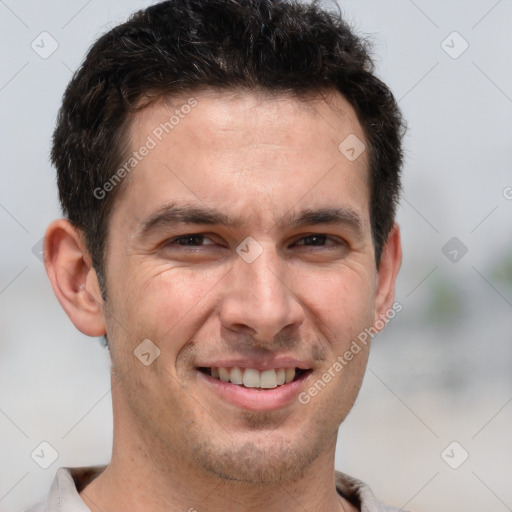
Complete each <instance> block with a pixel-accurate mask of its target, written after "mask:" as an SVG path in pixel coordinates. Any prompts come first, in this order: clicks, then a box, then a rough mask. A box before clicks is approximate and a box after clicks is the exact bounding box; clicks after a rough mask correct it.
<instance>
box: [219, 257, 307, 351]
mask: <svg viewBox="0 0 512 512" xmlns="http://www.w3.org/2000/svg"><path fill="white" fill-rule="evenodd" d="M290 278H291V276H290V272H289V271H287V269H286V262H284V261H282V260H281V258H280V257H279V256H278V255H277V254H276V251H275V250H274V249H273V248H271V247H266V248H264V250H263V252H262V253H261V255H260V256H259V257H258V258H257V259H256V260H254V261H253V262H252V263H247V262H246V261H244V260H243V259H242V258H239V257H237V259H236V260H235V264H234V268H233V269H232V271H231V272H230V275H229V277H228V280H227V282H228V284H227V287H226V289H225V290H224V292H225V293H224V294H223V300H222V304H221V307H220V320H221V323H222V326H223V327H224V328H226V329H228V330H229V331H234V332H237V333H241V334H245V335H249V336H251V337H253V338H254V339H256V340H258V341H260V342H263V343H266V344H269V343H271V342H272V340H274V339H275V338H276V337H277V336H278V335H279V334H283V333H284V332H285V330H292V329H293V328H297V327H298V326H299V325H300V324H302V322H303V320H304V311H303V307H302V305H301V303H300V301H299V300H298V298H297V296H296V295H295V293H294V291H293V283H292V282H291V279H290Z"/></svg>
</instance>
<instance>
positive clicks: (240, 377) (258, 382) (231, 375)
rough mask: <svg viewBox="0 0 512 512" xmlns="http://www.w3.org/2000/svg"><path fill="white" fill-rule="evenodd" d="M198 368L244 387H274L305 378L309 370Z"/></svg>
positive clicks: (216, 377)
mask: <svg viewBox="0 0 512 512" xmlns="http://www.w3.org/2000/svg"><path fill="white" fill-rule="evenodd" d="M198 370H199V371H200V372H202V373H204V374H206V375H209V376H210V377H212V378H214V379H217V380H220V381H222V382H229V383H231V384H235V385H237V386H240V387H244V388H253V389H274V388H278V387H280V386H284V385H285V384H289V383H291V382H294V381H296V380H299V379H302V378H305V376H306V374H309V373H310V372H311V370H303V369H301V368H275V369H271V370H265V371H259V370H256V369H254V368H237V367H235V368H217V367H211V368H206V367H200V368H198Z"/></svg>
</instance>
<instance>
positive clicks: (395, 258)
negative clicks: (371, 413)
mask: <svg viewBox="0 0 512 512" xmlns="http://www.w3.org/2000/svg"><path fill="white" fill-rule="evenodd" d="M402 128H403V125H402V121H401V116H400V112H399V111H398V108H397V105H396V103H395V101H394V99H393V96H392V94H391V93H390V91H389V90H388V88H387V87H386V86H385V85H384V84H383V83H382V82H380V81H379V80H378V79H377V78H376V77H375V76H374V75H373V74H372V63H371V60H370V57H369V56H368V53H367V51H366V49H365V46H364V45H363V43H362V42H361V40H360V39H358V38H357V37H356V36H355V35H354V34H353V33H352V32H351V31H350V29H349V28H348V26H347V25H346V24H345V23H344V22H343V21H342V20H341V19H339V17H337V16H335V15H333V14H329V13H326V12H324V11H322V10H321V9H319V8H318V7H317V6H314V5H305V4H298V3H292V2H290V3H289V2H284V1H280V0H236V1H235V0H193V1H187V2H182V1H178V0H174V1H170V2H164V3H161V4H158V5H155V6H152V7H149V8H147V9H146V10H143V11H140V12H138V13H136V14H135V15H134V16H132V18H131V19H130V20H129V21H128V22H126V23H124V24H123V25H120V26H118V27H115V28H114V29H112V30H111V31H110V32H108V33H107V34H105V35H104V36H102V37H101V38H100V39H99V40H98V41H97V42H96V43H95V45H94V46H93V47H92V48H91V50H90V51H89V53H88V55H87V57H86V59H85V61H84V63H83V65H82V67H81V68H80V70H79V71H78V72H77V74H76V75H75V76H74V77H73V79H72V81H71V82H70V84H69V86H68V88H67V90H66V93H65V95H64V99H63V105H62V108H61V111H60V114H59V118H58V121H57V127H56V130H55V134H54V141H53V149H52V160H53V163H54V164H55V166H56V168H57V172H58V185H59V192H60V199H61V203H62V207H63V211H64V214H65V217H66V219H60V220H56V221H54V222H53V223H52V224H51V225H50V226H49V228H48V230H47V233H46V239H45V264H46V269H47V272H48V275H49V278H50V281H51V283H52V286H53V289H54V291H55V294H56V296H57V298H58V300H59V301H60V303H61V305H62V307H63V308H64V309H65V311H66V313H67V314H68V316H69V317H70V319H71V321H72V322H73V323H74V325H75V326H76V327H77V328H78V329H79V330H80V331H82V332H83V333H85V334H87V335H89V336H105V341H106V343H107V346H108V348H109V351H110V357H111V362H112V399H113V411H114V444H113V453H112V459H111V462H110V464H109V465H108V466H106V467H97V468H85V469H84V468H81V469H78V468H75V469H73V470H72V469H69V468H61V469H60V470H59V471H58V473H57V475H56V477H55V481H54V484H53V486H52V489H51V490H50V493H49V495H48V496H47V498H46V499H45V501H44V502H43V503H42V504H40V505H37V506H35V507H33V508H32V509H31V510H32V511H43V510H46V511H63V512H68V511H73V512H74V511H78V510H87V509H90V510H91V511H93V512H100V511H101V512H107V511H108V512H118V511H125V510H130V511H132V512H138V511H150V510H151V511H160V510H166V511H169V510H173V511H178V510H184V511H187V510H188V511H194V510H197V511H199V512H200V511H203V510H204V511H209V512H215V511H218V510H226V508H229V510H233V511H249V510H266V511H277V510H279V511H281V510H287V511H303V510H309V511H317V510H329V511H338V510H339V511H342V510H343V511H346V512H348V511H356V510H364V511H383V510H391V509H389V508H386V507H384V506H383V505H380V504H379V503H378V501H377V500H376V499H375V497H374V496H373V494H372V492H371V491H370V489H369V488H368V487H367V486H366V485H365V484H363V483H362V482H360V481H357V480H355V479H353V478H351V477H349V476H347V475H344V474H342V473H338V472H335V469H334V454H335V447H336V438H337V431H338V427H339V425H340V424H341V422H342V421H343V420H344V418H345V417H346V416H347V414H348V412H349V411H350V409H351V407H352V405H353V403H354V400H355V399H356V396H357V393H358V390H359V388H360V385H361V382H362V379H363V375H364V371H365V366H366V361H367V357H368V351H369V345H370V340H371V338H372V337H373V335H374V334H375V333H376V332H377V331H378V330H380V329H382V328H383V326H384V325H385V323H386V322H387V321H388V320H389V318H390V317H392V316H393V315H394V312H395V309H396V305H395V304H393V300H394V285H395V280H396V276H397V273H398V270H399V267H400V262H401V245H400V236H399V229H398V226H397V225H396V224H395V223H394V212H395V205H396V201H397V197H398V191H399V186H400V185H399V174H400V167H401V161H402V152H401V136H402V131H403V130H402Z"/></svg>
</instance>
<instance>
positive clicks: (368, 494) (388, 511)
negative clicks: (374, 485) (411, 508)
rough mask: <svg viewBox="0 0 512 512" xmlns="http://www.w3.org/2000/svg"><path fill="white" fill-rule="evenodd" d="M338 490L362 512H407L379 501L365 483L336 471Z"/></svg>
mask: <svg viewBox="0 0 512 512" xmlns="http://www.w3.org/2000/svg"><path fill="white" fill-rule="evenodd" d="M335 478H336V489H337V490H338V492H339V493H340V494H341V495H342V496H343V497H345V498H346V499H348V500H349V501H351V502H352V503H354V504H355V505H356V506H358V507H359V509H360V510H361V512H407V511H406V510H403V509H399V508H396V507H390V506H387V505H384V504H383V503H381V502H380V501H378V500H377V498H376V497H375V494H373V491H372V490H371V489H370V487H368V485H366V484H365V483H364V482H363V481H361V480H358V479H357V478H354V477H351V476H349V475H347V474H345V473H342V472H341V471H336V473H335Z"/></svg>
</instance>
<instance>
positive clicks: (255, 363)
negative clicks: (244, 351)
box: [197, 357, 311, 371]
mask: <svg viewBox="0 0 512 512" xmlns="http://www.w3.org/2000/svg"><path fill="white" fill-rule="evenodd" d="M197 367H198V368H251V369H255V370H260V371H265V370H277V369H279V368H285V369H286V368H299V369H301V370H309V369H311V364H309V363H308V362H307V361H304V360H299V359H294V358H291V357H272V358H238V359H215V360H211V361H206V362H204V363H199V364H197Z"/></svg>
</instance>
